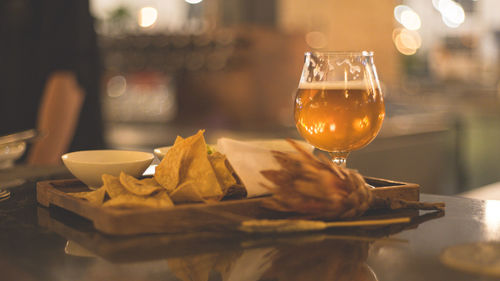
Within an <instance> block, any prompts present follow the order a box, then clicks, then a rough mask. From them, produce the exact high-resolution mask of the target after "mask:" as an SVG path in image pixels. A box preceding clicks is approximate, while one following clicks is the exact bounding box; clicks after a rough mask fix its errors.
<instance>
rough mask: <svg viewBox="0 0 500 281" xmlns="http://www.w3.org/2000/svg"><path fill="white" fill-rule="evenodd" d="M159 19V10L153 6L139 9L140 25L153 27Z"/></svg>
mask: <svg viewBox="0 0 500 281" xmlns="http://www.w3.org/2000/svg"><path fill="white" fill-rule="evenodd" d="M157 19H158V10H156V9H155V8H153V7H144V8H142V9H141V10H140V11H139V18H138V24H139V26H140V27H144V28H146V27H151V26H152V25H153V24H155V22H156V20H157Z"/></svg>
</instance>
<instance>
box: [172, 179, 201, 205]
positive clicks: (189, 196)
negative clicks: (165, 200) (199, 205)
mask: <svg viewBox="0 0 500 281" xmlns="http://www.w3.org/2000/svg"><path fill="white" fill-rule="evenodd" d="M169 195H170V198H172V201H174V202H175V203H186V202H204V199H203V196H202V195H201V194H200V192H199V190H198V188H197V187H196V184H194V182H192V181H190V182H185V183H182V184H181V185H179V186H178V187H177V188H176V189H175V190H174V191H172V192H171V193H170V194H169Z"/></svg>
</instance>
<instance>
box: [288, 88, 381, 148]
mask: <svg viewBox="0 0 500 281" xmlns="http://www.w3.org/2000/svg"><path fill="white" fill-rule="evenodd" d="M384 116H385V108H384V100H383V97H382V93H381V92H380V90H379V89H372V87H369V84H367V83H364V81H359V82H349V83H328V82H318V83H301V84H300V85H299V89H298V91H297V95H296V98H295V124H296V125H297V128H298V130H299V132H300V134H301V135H302V136H303V137H304V138H305V139H306V140H307V141H308V142H309V143H310V144H312V145H314V146H315V147H316V148H318V149H321V150H325V151H329V152H349V151H352V150H355V149H359V148H361V147H363V146H365V145H367V144H368V143H370V142H371V141H372V140H373V139H374V138H375V136H376V135H377V133H378V131H379V130H380V127H381V126H382V121H383V120H384Z"/></svg>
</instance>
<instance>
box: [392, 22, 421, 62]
mask: <svg viewBox="0 0 500 281" xmlns="http://www.w3.org/2000/svg"><path fill="white" fill-rule="evenodd" d="M392 40H393V41H394V45H395V46H396V49H397V50H398V51H399V52H400V53H401V54H403V55H407V56H411V55H413V54H415V53H416V52H417V50H418V49H419V48H420V46H421V45H422V38H421V37H420V34H418V33H417V32H415V31H411V30H408V29H404V28H398V29H395V30H394V31H393V33H392Z"/></svg>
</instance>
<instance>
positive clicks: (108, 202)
mask: <svg viewBox="0 0 500 281" xmlns="http://www.w3.org/2000/svg"><path fill="white" fill-rule="evenodd" d="M203 132H204V131H203V130H200V131H199V132H198V133H197V134H196V135H194V136H191V137H189V138H186V139H183V138H181V137H177V139H176V140H175V143H174V145H173V146H172V148H170V149H169V150H168V152H167V154H166V155H165V157H164V158H163V160H162V161H161V162H160V164H159V165H158V166H157V167H156V172H155V175H154V177H153V178H145V179H136V178H134V177H132V176H130V175H127V174H125V173H123V172H122V173H121V174H120V176H119V177H115V176H111V175H107V174H104V175H102V180H103V183H104V184H103V186H102V187H101V188H99V189H97V190H94V191H91V192H79V193H71V194H72V195H74V196H76V197H79V198H83V199H85V200H88V201H89V202H90V203H92V204H94V205H98V206H101V205H102V206H103V207H108V206H110V207H111V206H126V207H171V206H173V205H174V202H175V203H186V202H211V201H219V200H221V199H222V198H224V197H240V198H241V197H245V196H246V191H245V189H244V187H243V186H242V185H241V184H238V181H237V178H236V175H235V174H234V172H233V171H232V169H231V168H230V165H229V163H228V162H227V160H226V157H225V156H224V155H223V154H221V153H219V152H213V151H210V154H208V151H207V144H206V143H205V138H204V137H203Z"/></svg>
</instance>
